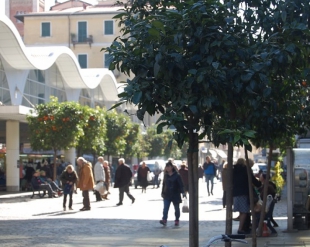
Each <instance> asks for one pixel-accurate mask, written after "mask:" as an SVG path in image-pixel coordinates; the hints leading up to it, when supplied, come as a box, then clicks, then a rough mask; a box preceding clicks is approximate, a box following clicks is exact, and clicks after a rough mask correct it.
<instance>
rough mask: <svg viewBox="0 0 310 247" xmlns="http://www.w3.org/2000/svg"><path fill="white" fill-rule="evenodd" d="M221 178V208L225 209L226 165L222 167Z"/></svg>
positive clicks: (226, 188)
mask: <svg viewBox="0 0 310 247" xmlns="http://www.w3.org/2000/svg"><path fill="white" fill-rule="evenodd" d="M221 174H222V175H221V178H222V187H223V198H222V202H223V208H226V191H227V190H228V184H227V179H228V170H227V163H225V164H224V165H223V169H222V172H221Z"/></svg>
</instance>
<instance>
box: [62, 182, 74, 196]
mask: <svg viewBox="0 0 310 247" xmlns="http://www.w3.org/2000/svg"><path fill="white" fill-rule="evenodd" d="M71 190H72V185H70V184H68V183H67V184H65V186H64V189H63V193H64V195H69V194H70V192H71Z"/></svg>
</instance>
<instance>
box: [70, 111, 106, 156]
mask: <svg viewBox="0 0 310 247" xmlns="http://www.w3.org/2000/svg"><path fill="white" fill-rule="evenodd" d="M82 111H83V116H82V117H81V121H82V122H83V124H82V126H83V135H81V136H80V138H79V141H78V143H77V146H76V149H77V153H78V156H81V155H82V154H85V153H91V154H101V155H102V154H103V153H104V151H105V140H106V134H107V133H106V132H107V130H106V119H105V116H106V115H105V110H104V109H102V108H100V107H96V108H95V109H94V108H90V107H88V106H84V107H82Z"/></svg>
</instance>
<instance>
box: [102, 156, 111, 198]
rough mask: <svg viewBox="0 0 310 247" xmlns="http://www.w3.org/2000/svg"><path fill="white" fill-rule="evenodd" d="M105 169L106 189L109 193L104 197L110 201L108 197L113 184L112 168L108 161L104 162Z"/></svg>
mask: <svg viewBox="0 0 310 247" xmlns="http://www.w3.org/2000/svg"><path fill="white" fill-rule="evenodd" d="M103 169H104V175H105V187H106V190H107V193H106V194H105V195H103V196H102V198H103V199H105V200H108V195H109V194H110V183H111V173H110V166H109V162H108V161H104V162H103Z"/></svg>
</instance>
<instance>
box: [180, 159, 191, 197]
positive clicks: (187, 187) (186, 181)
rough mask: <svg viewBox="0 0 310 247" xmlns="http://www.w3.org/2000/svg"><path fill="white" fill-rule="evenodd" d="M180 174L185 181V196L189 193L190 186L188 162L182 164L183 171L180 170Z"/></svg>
mask: <svg viewBox="0 0 310 247" xmlns="http://www.w3.org/2000/svg"><path fill="white" fill-rule="evenodd" d="M179 174H180V176H181V178H182V181H183V185H184V192H185V194H187V193H188V191H189V190H188V189H189V186H188V169H187V168H186V162H185V161H182V164H181V169H180V170H179Z"/></svg>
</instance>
